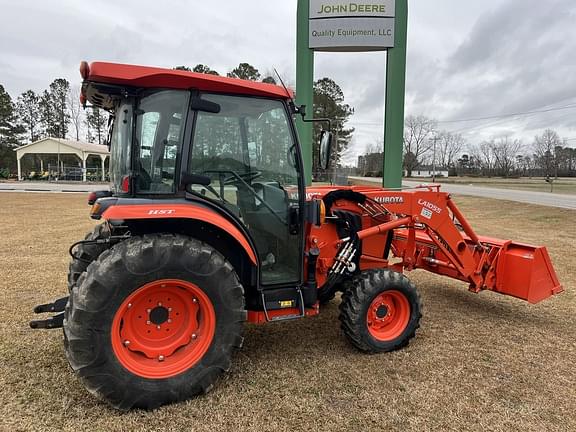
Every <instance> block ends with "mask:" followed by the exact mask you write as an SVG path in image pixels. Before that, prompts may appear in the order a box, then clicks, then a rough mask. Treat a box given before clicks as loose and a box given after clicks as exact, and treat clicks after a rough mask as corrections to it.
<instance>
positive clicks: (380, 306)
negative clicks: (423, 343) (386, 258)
mask: <svg viewBox="0 0 576 432" xmlns="http://www.w3.org/2000/svg"><path fill="white" fill-rule="evenodd" d="M421 310H422V302H421V300H420V295H419V294H418V291H417V290H416V288H415V287H414V285H412V283H411V282H410V280H409V279H408V278H407V277H406V276H404V275H403V274H400V273H397V272H394V271H390V270H382V269H380V270H368V271H365V272H362V273H361V274H360V275H358V276H357V277H356V278H355V279H354V280H353V281H352V284H351V285H350V286H349V288H348V289H347V290H346V291H345V292H344V295H343V296H342V303H341V304H340V322H341V328H342V330H343V331H344V334H345V335H346V336H347V337H348V339H349V340H350V342H351V343H352V344H353V345H354V346H355V347H356V348H358V349H359V350H361V351H364V352H368V353H381V352H388V351H394V350H398V349H400V348H403V347H405V346H406V345H408V343H409V342H410V339H412V338H413V337H414V336H415V334H416V330H417V329H418V327H420V318H421V317H422V313H421Z"/></svg>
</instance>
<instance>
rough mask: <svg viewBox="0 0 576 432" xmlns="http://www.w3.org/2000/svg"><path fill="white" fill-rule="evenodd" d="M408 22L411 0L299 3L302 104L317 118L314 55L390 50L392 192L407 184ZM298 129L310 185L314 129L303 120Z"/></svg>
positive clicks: (387, 152) (388, 179) (388, 173)
mask: <svg viewBox="0 0 576 432" xmlns="http://www.w3.org/2000/svg"><path fill="white" fill-rule="evenodd" d="M357 1H358V0H357ZM407 21H408V0H362V1H361V2H347V1H346V0H298V30H297V43H296V44H297V58H296V74H297V76H296V99H297V102H298V104H305V105H307V107H308V113H313V84H314V51H329V52H364V51H388V53H387V61H386V64H387V72H386V114H385V133H384V178H383V183H384V185H385V186H386V187H389V188H396V187H400V185H401V182H402V145H403V142H402V135H403V129H404V89H405V74H406V72H405V71H406V27H407ZM297 127H298V133H299V135H300V140H301V143H302V152H303V155H304V167H305V170H306V182H307V184H310V181H311V174H312V148H313V145H312V138H313V134H312V125H311V124H310V123H303V122H301V121H298V123H297Z"/></svg>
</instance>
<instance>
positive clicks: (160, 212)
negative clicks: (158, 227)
mask: <svg viewBox="0 0 576 432" xmlns="http://www.w3.org/2000/svg"><path fill="white" fill-rule="evenodd" d="M174 213H176V210H167V209H159V210H148V214H149V215H171V214H174Z"/></svg>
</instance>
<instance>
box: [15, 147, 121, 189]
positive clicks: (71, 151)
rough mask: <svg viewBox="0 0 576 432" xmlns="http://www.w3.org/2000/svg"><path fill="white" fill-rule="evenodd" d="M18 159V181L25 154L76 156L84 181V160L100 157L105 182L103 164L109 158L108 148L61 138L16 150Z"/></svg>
mask: <svg viewBox="0 0 576 432" xmlns="http://www.w3.org/2000/svg"><path fill="white" fill-rule="evenodd" d="M15 151H16V157H17V159H18V180H22V167H21V160H22V158H23V157H24V156H26V155H27V154H35V155H46V154H50V155H58V154H60V155H76V156H77V157H78V158H79V159H80V160H81V161H82V180H83V181H86V160H87V159H88V157H89V156H100V160H101V161H102V181H105V167H104V165H105V162H106V158H107V157H109V156H110V152H109V151H108V147H107V146H104V145H99V144H90V143H86V142H82V141H73V140H67V139H62V138H44V139H41V140H40V141H36V142H33V143H30V144H26V145H25V146H22V147H18V148H17V149H16V150H15Z"/></svg>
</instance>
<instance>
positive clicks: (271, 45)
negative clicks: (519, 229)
mask: <svg viewBox="0 0 576 432" xmlns="http://www.w3.org/2000/svg"><path fill="white" fill-rule="evenodd" d="M0 10H2V16H3V25H2V26H0V59H1V60H0V83H2V84H3V85H4V86H5V87H6V89H7V90H8V91H9V93H10V94H11V95H12V96H13V97H16V96H17V95H18V94H20V93H21V92H23V91H25V90H27V89H29V88H32V89H34V90H36V91H41V90H43V89H44V88H47V87H48V85H49V84H50V82H51V81H52V80H53V79H55V78H58V77H64V78H66V79H68V80H69V81H71V82H72V83H73V84H78V83H79V82H80V78H79V75H78V63H79V62H80V61H81V60H88V61H94V60H105V61H117V62H124V63H136V64H148V65H156V66H163V67H174V66H177V65H188V66H194V65H195V64H197V63H203V64H207V65H209V66H210V67H212V68H213V69H216V70H218V71H219V72H220V73H226V72H228V71H229V70H231V69H232V68H233V67H235V66H236V65H238V63H240V62H243V61H247V62H249V63H251V64H253V65H254V66H256V67H258V68H259V69H260V71H261V72H265V71H270V70H271V69H272V68H273V67H275V68H277V69H278V70H279V71H280V73H281V74H282V75H283V77H285V78H286V79H285V80H286V81H287V82H289V83H294V82H295V75H296V68H295V59H296V53H295V46H296V1H269V0H251V1H250V2H237V1H232V0H220V1H213V2H198V1H188V2H157V1H152V0H125V1H123V2H110V1H106V0H93V1H91V2H89V3H87V2H78V1H76V0H44V1H42V2H38V1H34V0H19V1H17V2H15V1H10V0H0ZM409 10H410V17H409V41H408V60H407V82H406V89H407V93H406V113H407V114H420V113H422V114H425V115H427V116H430V117H434V118H436V119H439V120H450V119H462V118H474V117H484V116H490V115H495V114H506V113H513V112H521V111H531V110H534V109H538V108H541V107H555V106H556V107H559V106H563V105H567V104H569V103H571V102H574V103H576V62H574V60H573V57H574V52H576V26H575V25H574V24H573V23H574V22H576V3H575V2H574V1H573V0H549V1H545V2H544V1H537V0H484V1H482V2H467V1H462V0H435V1H433V2H427V1H418V2H410V8H409ZM385 57H386V56H385V53H358V54H352V53H345V54H344V53H330V54H324V53H318V54H316V74H315V76H316V78H321V77H323V76H329V77H331V78H333V79H334V80H335V81H336V82H337V83H338V84H339V85H340V86H341V88H342V90H343V91H344V94H345V96H346V102H347V103H349V104H350V105H351V106H353V107H354V108H355V115H354V116H353V118H352V120H351V122H350V123H351V126H354V127H355V128H356V133H355V139H354V143H353V144H352V145H351V148H352V150H350V151H349V159H350V161H355V160H356V156H357V154H358V153H362V151H363V150H364V149H365V148H366V147H367V146H368V145H371V144H374V143H375V142H377V141H379V140H381V137H382V134H383V129H384V112H383V106H384V80H385V65H386V62H385ZM575 115H576V111H570V110H564V111H555V112H551V113H547V114H539V115H533V116H528V117H522V118H511V119H510V118H509V119H505V120H503V121H499V122H495V121H479V122H472V123H468V122H466V123H456V124H443V126H445V127H446V128H449V129H451V130H461V131H463V133H466V137H467V138H468V139H469V140H470V141H478V140H481V139H487V138H490V137H491V136H492V135H494V134H498V133H502V132H503V131H508V132H510V133H513V134H514V135H517V136H518V137H521V138H524V139H530V137H532V136H533V135H535V134H536V133H539V132H540V130H541V129H543V128H546V127H553V128H556V129H558V130H559V132H560V133H561V135H564V136H576V131H575V127H576V125H575V124H574V118H575ZM472 128H474V129H472ZM575 142H576V141H575Z"/></svg>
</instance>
